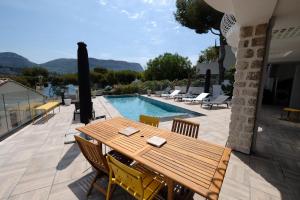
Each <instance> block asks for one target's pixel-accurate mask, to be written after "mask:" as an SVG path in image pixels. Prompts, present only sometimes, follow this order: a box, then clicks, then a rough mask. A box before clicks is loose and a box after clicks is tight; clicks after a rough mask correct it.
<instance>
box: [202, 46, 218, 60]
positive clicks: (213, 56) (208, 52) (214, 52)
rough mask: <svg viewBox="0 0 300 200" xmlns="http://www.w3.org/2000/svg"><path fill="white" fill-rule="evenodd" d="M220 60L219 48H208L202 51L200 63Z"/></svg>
mask: <svg viewBox="0 0 300 200" xmlns="http://www.w3.org/2000/svg"><path fill="white" fill-rule="evenodd" d="M218 58H219V48H218V47H208V48H206V49H205V50H203V51H201V54H200V56H199V59H198V62H199V63H207V62H213V61H216V60H217V59H218Z"/></svg>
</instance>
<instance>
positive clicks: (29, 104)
mask: <svg viewBox="0 0 300 200" xmlns="http://www.w3.org/2000/svg"><path fill="white" fill-rule="evenodd" d="M27 99H28V106H29V113H30V119H31V120H32V113H31V107H30V98H29V93H28V91H27Z"/></svg>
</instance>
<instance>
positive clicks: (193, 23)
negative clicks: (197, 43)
mask: <svg viewBox="0 0 300 200" xmlns="http://www.w3.org/2000/svg"><path fill="white" fill-rule="evenodd" d="M176 7H177V10H176V12H175V13H174V16H175V19H176V21H178V22H179V23H180V24H181V25H183V26H185V27H188V28H190V29H194V30H195V32H196V33H198V34H203V33H208V32H211V33H212V34H214V35H217V36H218V37H219V40H220V56H219V59H218V64H219V73H220V76H219V84H221V83H222V82H223V80H224V72H225V68H224V64H223V62H224V59H225V44H226V40H225V38H224V37H223V36H222V34H221V31H220V24H221V20H222V17H223V13H221V12H219V11H217V10H215V9H213V8H212V7H210V6H209V5H208V4H207V3H206V2H205V1H204V0H177V1H176Z"/></svg>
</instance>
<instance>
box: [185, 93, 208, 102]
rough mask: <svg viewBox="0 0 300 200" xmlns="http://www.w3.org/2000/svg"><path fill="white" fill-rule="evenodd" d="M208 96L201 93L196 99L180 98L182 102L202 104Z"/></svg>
mask: <svg viewBox="0 0 300 200" xmlns="http://www.w3.org/2000/svg"><path fill="white" fill-rule="evenodd" d="M208 95H209V93H201V94H199V95H198V96H197V97H196V98H182V100H183V101H186V102H197V101H198V102H202V101H203V100H204V99H205V98H206V97H207V96H208Z"/></svg>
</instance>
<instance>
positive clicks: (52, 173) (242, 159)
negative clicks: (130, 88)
mask: <svg viewBox="0 0 300 200" xmlns="http://www.w3.org/2000/svg"><path fill="white" fill-rule="evenodd" d="M158 100H161V101H167V102H169V103H172V104H176V105H178V106H182V107H185V108H188V109H192V110H194V111H198V112H200V113H202V114H204V115H203V116H200V117H195V118H190V120H192V121H195V122H198V123H200V133H199V138H201V139H203V140H206V141H209V142H213V143H218V144H220V145H225V144H226V140H227V137H228V127H229V121H230V109H226V108H224V109H221V108H220V109H214V110H206V109H202V108H200V106H199V105H187V104H185V103H182V102H174V101H173V100H165V99H162V98H158ZM93 101H94V109H95V111H96V116H97V115H101V114H106V115H107V117H108V118H111V117H114V116H119V115H120V114H119V113H118V111H116V110H115V109H114V108H113V107H112V106H111V105H110V104H109V103H108V102H107V101H106V100H105V99H104V98H103V97H97V98H96V99H93ZM73 110H74V107H73V105H71V106H62V107H61V110H60V112H58V109H57V110H56V114H55V115H52V116H51V118H50V119H49V121H48V122H44V121H43V120H40V121H38V123H36V124H34V125H33V124H30V125H28V126H26V127H24V128H23V129H21V130H19V131H18V132H16V133H15V134H13V135H12V136H10V137H9V138H7V139H6V140H4V141H2V142H0V180H1V181H0V200H8V199H9V200H12V199H14V200H22V199H24V200H25V199H26V200H27V199H32V200H44V199H45V200H46V199H51V200H52V199H58V200H60V199H64V200H68V199H70V200H71V199H87V198H86V195H85V194H86V191H87V188H88V185H89V183H90V181H91V180H92V178H93V176H94V173H93V171H92V169H91V167H90V165H89V164H88V163H87V161H86V160H85V159H84V157H83V156H82V154H81V153H80V150H79V149H78V147H77V145H76V144H67V145H65V144H64V136H65V134H66V133H70V132H73V131H74V128H75V127H77V126H81V125H82V124H80V123H78V122H73V119H72V118H73ZM171 123H172V122H171V121H167V122H162V123H161V124H160V127H161V128H165V129H170V128H171ZM298 150H299V148H298ZM299 166H300V164H299V163H298V167H299ZM103 184H106V182H105V181H104V182H103ZM299 196H300V178H299V177H298V176H291V175H289V176H287V174H286V173H284V171H283V170H282V167H281V165H280V163H279V162H277V161H276V160H275V159H272V158H264V157H258V156H253V155H250V156H249V155H244V154H241V153H237V152H234V153H232V156H231V158H230V162H229V166H228V169H227V172H226V176H225V180H224V183H223V186H222V190H221V193H220V198H219V199H223V200H225V199H226V200H227V199H228V200H235V199H247V200H248V199H249V200H250V199H251V200H253V199H261V200H263V199H270V200H271V199H272V200H273V199H274V200H277V199H289V200H296V199H299ZM88 199H104V196H102V195H101V194H100V193H98V192H97V191H95V190H93V192H92V195H91V196H90V197H89V198H88ZM113 199H121V200H122V199H124V200H125V199H126V200H127V199H132V198H131V197H130V196H129V195H127V193H126V192H124V191H123V190H122V189H120V188H118V189H117V190H116V191H115V193H114V194H113ZM194 199H203V198H202V197H201V196H199V195H197V194H195V195H194Z"/></svg>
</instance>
